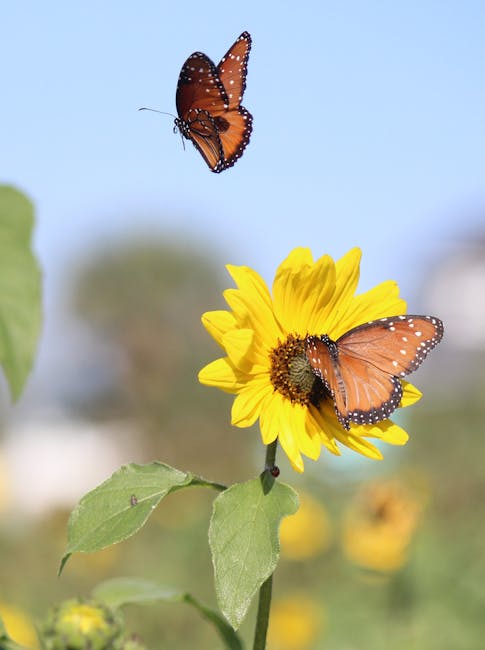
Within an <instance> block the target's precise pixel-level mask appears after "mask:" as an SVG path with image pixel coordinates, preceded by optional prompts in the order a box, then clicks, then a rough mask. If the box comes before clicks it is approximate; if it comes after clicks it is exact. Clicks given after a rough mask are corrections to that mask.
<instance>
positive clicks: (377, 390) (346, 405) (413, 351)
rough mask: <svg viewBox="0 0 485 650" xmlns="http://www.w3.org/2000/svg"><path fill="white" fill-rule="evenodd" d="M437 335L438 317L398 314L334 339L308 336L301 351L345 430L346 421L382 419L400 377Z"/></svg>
mask: <svg viewBox="0 0 485 650" xmlns="http://www.w3.org/2000/svg"><path fill="white" fill-rule="evenodd" d="M442 337H443V323H442V322H441V321H440V320H439V319H438V318H434V317H432V316H413V315H400V316H392V317H388V318H381V319H379V320H376V321H370V322H368V323H365V324H363V325H359V326H358V327H354V328H353V329H351V330H349V331H348V332H346V333H345V334H343V335H342V336H341V337H340V338H338V339H337V340H336V341H333V340H332V339H331V338H330V337H329V336H328V335H326V334H324V335H322V336H308V337H307V338H306V341H305V349H306V355H307V359H308V362H309V363H310V366H311V367H312V370H313V372H314V374H315V375H316V376H317V377H318V378H319V379H320V380H321V381H322V382H323V384H324V386H325V388H326V389H327V391H328V393H330V395H331V397H332V399H333V402H334V406H335V411H336V414H337V418H338V420H339V422H340V424H341V425H342V426H343V427H344V429H347V430H348V429H349V428H350V423H351V422H353V423H356V424H375V423H376V422H380V421H381V420H385V419H387V418H388V417H389V416H390V415H391V414H392V413H393V412H394V410H395V409H396V408H397V407H398V406H399V404H400V402H401V398H402V394H403V388H402V384H401V378H402V377H405V376H406V375H408V374H409V373H411V372H413V371H414V370H416V369H417V368H418V367H419V366H420V365H421V363H422V362H423V361H424V359H425V358H426V355H427V354H428V352H429V351H430V350H432V349H433V348H434V347H435V346H436V345H437V344H438V343H439V341H440V340H441V339H442Z"/></svg>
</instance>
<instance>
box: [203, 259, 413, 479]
mask: <svg viewBox="0 0 485 650" xmlns="http://www.w3.org/2000/svg"><path fill="white" fill-rule="evenodd" d="M360 257H361V253H360V250H359V249H357V248H354V249H352V250H351V251H349V252H348V253H347V254H346V255H345V256H344V257H343V258H342V259H340V260H338V261H336V262H334V260H333V259H332V258H331V257H330V256H328V255H324V256H323V257H321V258H320V259H318V260H316V261H314V260H313V257H312V254H311V252H310V250H309V249H307V248H296V249H294V250H293V251H292V252H291V253H290V255H289V256H288V257H287V258H286V259H285V260H284V261H283V262H282V264H281V265H280V266H279V268H278V269H277V271H276V275H275V279H274V282H273V287H272V292H270V290H269V289H268V287H267V285H266V283H265V282H264V280H263V279H262V278H261V277H260V276H259V275H258V274H257V273H256V272H255V271H254V270H252V269H250V268H248V267H245V266H239V267H236V266H231V265H228V266H227V270H228V271H229V273H230V275H231V277H232V278H233V280H234V282H235V284H236V287H237V288H235V289H227V290H226V291H225V292H224V298H225V300H226V302H227V304H228V306H229V310H220V311H212V312H207V313H205V314H204V315H203V316H202V322H203V324H204V326H205V327H206V329H207V330H208V332H209V333H210V334H211V336H212V337H213V338H214V339H215V340H216V341H217V342H218V343H219V345H220V346H221V347H222V349H223V350H224V354H225V355H224V356H223V357H221V358H220V359H217V360H216V361H213V362H212V363H210V364H208V365H207V366H205V368H203V369H202V370H201V371H200V373H199V380H200V382H201V383H203V384H205V385H207V386H215V387H217V388H220V389H222V390H224V391H226V392H229V393H232V394H234V395H236V398H235V400H234V403H233V406H232V414H231V421H232V424H233V425H235V426H238V427H249V426H251V425H252V424H254V423H255V422H256V420H258V419H259V424H260V428H261V435H262V439H263V442H264V444H266V445H268V444H270V443H272V442H274V440H275V439H276V438H278V440H279V443H280V445H281V447H282V448H283V449H284V451H285V452H286V454H287V456H288V458H289V460H290V462H291V464H292V466H293V467H294V469H296V470H297V471H299V472H302V471H303V468H304V466H303V459H302V454H303V455H305V456H308V457H309V458H311V459H313V460H316V459H317V458H318V457H319V454H320V450H321V448H322V445H323V446H324V447H325V448H327V449H328V450H329V451H330V452H332V453H333V454H337V455H339V454H340V451H339V447H338V444H337V443H340V444H343V445H345V446H347V447H350V448H351V449H353V450H354V451H357V452H359V453H361V454H363V455H365V456H369V457H371V458H375V459H379V458H381V457H382V455H381V453H380V451H379V450H378V449H377V448H376V447H375V446H374V445H373V444H372V443H371V442H369V438H378V439H381V440H384V441H386V442H388V443H391V444H395V445H402V444H404V443H405V442H406V441H407V439H408V435H407V433H406V432H405V431H404V430H403V429H401V428H400V427H398V426H397V425H396V424H394V423H393V422H391V421H390V420H388V419H386V420H381V421H377V422H375V423H373V424H365V425H362V424H351V425H350V426H349V428H348V430H347V429H346V428H345V427H343V426H342V424H341V423H340V422H339V420H338V418H337V415H336V413H335V409H334V402H333V399H332V395H331V393H330V391H329V387H328V384H327V383H326V382H325V381H324V378H322V377H319V376H318V373H316V372H315V371H314V368H313V367H312V365H311V363H310V360H309V357H308V353H307V345H308V344H307V341H308V340H309V337H319V338H322V337H323V336H326V337H327V339H328V341H329V342H330V343H329V345H330V344H331V343H332V342H333V341H337V340H338V339H339V337H341V336H342V335H343V334H345V333H346V332H348V331H349V330H351V329H352V328H354V327H357V326H359V325H362V324H363V323H367V322H369V321H374V320H377V319H381V318H385V317H387V316H390V315H394V314H404V313H405V312H406V303H405V302H404V300H402V299H401V298H400V297H399V289H398V286H397V284H396V283H395V282H392V281H387V282H383V283H382V284H380V285H378V286H377V287H375V288H374V289H371V290H370V291H367V292H365V293H361V294H357V293H356V290H357V283H358V279H359V264H360ZM400 382H401V384H402V398H401V402H400V406H408V405H409V404H412V403H413V402H415V401H417V400H418V399H419V398H420V396H421V393H420V392H419V391H418V390H417V389H416V388H414V387H413V386H411V385H410V384H408V383H407V382H404V381H402V380H400Z"/></svg>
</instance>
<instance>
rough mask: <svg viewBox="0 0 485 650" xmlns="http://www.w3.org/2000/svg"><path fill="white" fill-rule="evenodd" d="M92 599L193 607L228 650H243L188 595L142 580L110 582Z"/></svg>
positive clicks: (218, 621) (224, 625) (115, 603)
mask: <svg viewBox="0 0 485 650" xmlns="http://www.w3.org/2000/svg"><path fill="white" fill-rule="evenodd" d="M93 596H94V597H95V598H96V599H97V600H101V601H103V602H104V603H106V604H107V605H109V606H110V607H113V608H117V607H121V606H122V605H130V604H145V603H153V602H159V601H162V602H172V603H174V602H182V603H187V604H188V605H191V606H192V607H195V609H197V611H198V612H199V613H200V614H201V615H202V616H203V617H204V618H205V619H206V620H208V621H209V622H211V623H212V624H213V625H214V626H215V628H216V630H217V632H218V633H219V636H220V637H221V639H222V640H223V641H224V644H225V647H226V648H229V650H242V647H243V646H242V643H241V640H240V638H239V637H238V635H237V634H236V632H234V630H233V629H232V628H231V627H230V626H229V625H228V624H227V623H226V621H225V620H224V619H223V618H222V617H221V616H220V615H219V614H218V613H217V612H215V611H214V610H213V609H210V608H209V607H206V606H205V605H203V604H202V603H200V602H199V601H198V600H196V599H195V598H194V597H193V596H191V595H190V594H189V593H187V592H184V591H181V590H178V589H172V588H170V587H166V586H165V585H161V584H158V583H156V582H151V581H149V580H143V579H141V578H113V579H112V580H107V581H106V582H102V583H101V584H99V585H98V586H97V587H96V588H95V589H94V590H93Z"/></svg>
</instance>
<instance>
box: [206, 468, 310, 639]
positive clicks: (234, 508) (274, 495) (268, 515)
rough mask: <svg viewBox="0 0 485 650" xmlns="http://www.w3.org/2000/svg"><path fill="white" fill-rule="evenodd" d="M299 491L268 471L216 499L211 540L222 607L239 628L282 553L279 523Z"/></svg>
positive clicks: (292, 509) (291, 510)
mask: <svg viewBox="0 0 485 650" xmlns="http://www.w3.org/2000/svg"><path fill="white" fill-rule="evenodd" d="M297 509H298V496H297V494H296V492H295V491H294V490H293V489H292V488H291V487H290V486H288V485H285V484H283V483H280V482H278V481H275V480H274V478H273V477H272V476H271V475H270V474H269V473H268V472H264V473H263V474H262V475H261V477H259V478H257V479H254V480H252V481H248V482H247V483H242V484H236V485H233V486H232V487H230V488H229V489H228V490H226V491H225V492H223V493H222V494H220V495H219V496H218V497H217V499H216V500H215V501H214V509H213V513H212V519H211V523H210V528H209V543H210V547H211V551H212V561H213V564H214V572H215V582H216V593H217V599H218V602H219V607H220V609H221V611H222V613H223V614H224V616H225V617H226V618H227V620H228V621H229V623H230V624H231V625H232V627H233V628H234V629H237V628H238V627H239V625H240V624H241V622H242V620H243V619H244V617H245V616H246V613H247V611H248V609H249V605H250V604H251V601H252V599H253V597H254V594H255V593H256V591H257V590H258V589H259V588H260V587H261V585H262V584H263V582H264V581H265V580H266V579H267V578H268V577H269V576H270V575H271V574H272V573H273V571H274V570H275V567H276V564H277V562H278V559H279V539H278V528H279V525H280V522H281V519H282V518H283V517H286V516H288V515H292V514H294V513H295V512H296V510H297Z"/></svg>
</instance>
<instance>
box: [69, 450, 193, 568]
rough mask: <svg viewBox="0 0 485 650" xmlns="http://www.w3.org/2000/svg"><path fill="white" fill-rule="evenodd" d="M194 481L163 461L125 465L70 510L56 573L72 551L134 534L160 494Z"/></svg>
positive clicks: (87, 550)
mask: <svg viewBox="0 0 485 650" xmlns="http://www.w3.org/2000/svg"><path fill="white" fill-rule="evenodd" d="M197 481H200V479H196V478H195V477H193V476H192V474H189V473H186V472H180V471H179V470H177V469H174V468H173V467H170V466H169V465H164V464H163V463H151V464H149V465H135V464H134V463H133V464H130V465H124V466H123V467H121V468H120V469H119V470H118V471H117V472H115V473H114V474H113V475H112V476H111V478H109V479H108V480H106V481H105V482H104V483H102V484H101V485H99V486H98V487H97V488H95V489H94V490H92V491H91V492H88V494H86V495H85V496H84V497H83V498H82V499H81V501H80V502H79V504H78V505H77V506H76V508H75V509H74V510H73V511H72V513H71V516H70V518H69V524H68V532H67V548H66V552H65V555H64V557H63V558H62V561H61V567H60V570H59V573H60V572H61V571H62V569H63V567H64V565H65V563H66V562H67V560H68V558H69V556H70V555H71V554H72V553H91V552H93V551H99V550H101V549H103V548H106V546H110V545H111V544H116V543H117V542H121V541H123V540H124V539H127V538H128V537H131V535H134V534H135V533H136V532H137V531H138V530H140V528H141V527H142V526H143V525H144V524H145V522H146V521H147V519H148V517H149V516H150V515H151V513H152V512H153V510H154V509H155V508H156V506H157V505H158V504H159V503H160V501H161V499H163V497H165V496H166V495H167V494H169V493H170V492H173V491H174V490H177V489H180V488H182V487H187V486H189V485H190V484H191V483H192V482H195V483H197ZM197 484H199V483H197Z"/></svg>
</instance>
